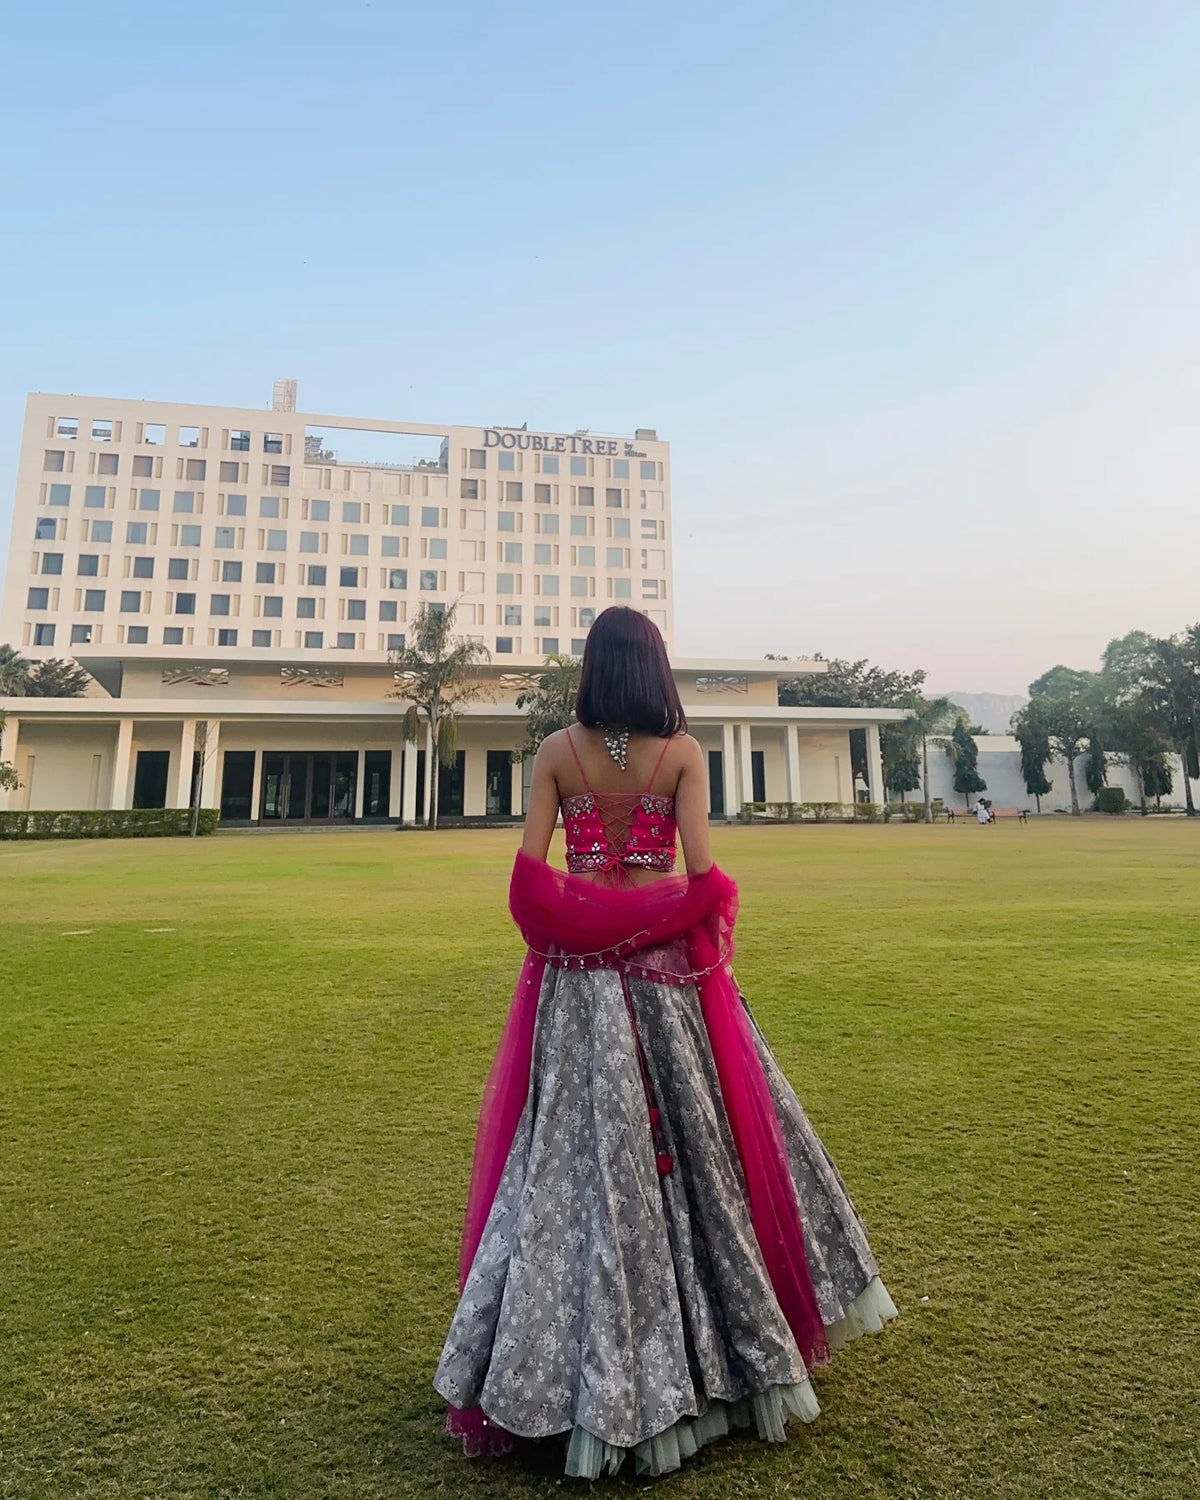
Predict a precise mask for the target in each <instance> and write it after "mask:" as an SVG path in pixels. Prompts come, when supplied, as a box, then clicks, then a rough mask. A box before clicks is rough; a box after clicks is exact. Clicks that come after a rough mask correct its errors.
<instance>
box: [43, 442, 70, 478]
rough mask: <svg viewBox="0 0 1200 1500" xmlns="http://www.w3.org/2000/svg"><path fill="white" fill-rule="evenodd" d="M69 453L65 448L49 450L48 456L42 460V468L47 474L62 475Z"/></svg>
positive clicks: (47, 451)
mask: <svg viewBox="0 0 1200 1500" xmlns="http://www.w3.org/2000/svg"><path fill="white" fill-rule="evenodd" d="M66 464H67V453H66V449H65V448H47V449H46V456H45V458H44V459H43V460H42V468H43V469H44V470H45V472H46V473H47V474H61V473H62V471H63V469H64V468H66Z"/></svg>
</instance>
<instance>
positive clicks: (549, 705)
mask: <svg viewBox="0 0 1200 1500" xmlns="http://www.w3.org/2000/svg"><path fill="white" fill-rule="evenodd" d="M582 670H583V662H582V661H581V660H580V658H579V657H578V656H565V655H562V654H558V653H555V654H552V655H550V656H548V657H547V658H546V665H545V668H544V670H543V672H542V675H541V676H540V677H539V678H538V683H537V686H536V687H532V688H525V689H524V690H523V691H522V692H520V693H518V694H517V707H518V708H520V709H524V710H525V712H526V718H525V740H524V743H523V744H522V745H521V747H520V749H518V750H514V751H513V754H512V758H513V760H514V761H522V760H524V759H525V758H526V757H527V756H534V755H536V754H537V753H538V749H539V747H540V746H541V743H542V741H543V740H544V739H546V738H548V737H549V736H550V735H552V734H554V733H556V732H557V731H558V730H559V729H569V728H570V727H571V725H572V724H574V722H575V699H576V698H577V697H578V696H579V677H580V673H581V671H582Z"/></svg>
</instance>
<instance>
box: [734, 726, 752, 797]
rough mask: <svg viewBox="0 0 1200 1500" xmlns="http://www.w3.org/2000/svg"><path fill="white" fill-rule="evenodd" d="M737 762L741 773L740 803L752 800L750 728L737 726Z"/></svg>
mask: <svg viewBox="0 0 1200 1500" xmlns="http://www.w3.org/2000/svg"><path fill="white" fill-rule="evenodd" d="M738 750H739V752H740V753H739V756H738V762H739V770H740V771H741V782H742V801H743V802H753V800H754V762H753V761H752V760H751V759H750V726H749V724H739V725H738Z"/></svg>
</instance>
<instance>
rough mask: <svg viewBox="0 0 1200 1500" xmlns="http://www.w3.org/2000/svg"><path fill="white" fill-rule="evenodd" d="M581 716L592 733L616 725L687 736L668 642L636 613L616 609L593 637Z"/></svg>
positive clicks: (578, 709)
mask: <svg viewBox="0 0 1200 1500" xmlns="http://www.w3.org/2000/svg"><path fill="white" fill-rule="evenodd" d="M575 717H576V718H577V719H578V720H579V722H580V723H581V724H582V725H584V727H585V728H587V729H599V728H602V727H605V726H612V727H614V728H622V729H636V730H640V731H641V732H642V733H643V734H657V735H662V736H664V737H665V736H667V735H672V734H682V733H684V732H685V731H686V729H687V719H686V718H685V717H684V713H683V705H682V704H681V703H680V701H679V692H678V690H677V688H676V687H675V679H674V677H672V675H671V663H670V662H669V661H668V660H667V648H666V646H665V645H664V644H663V638H662V636H661V635H660V634H659V632H658V626H657V625H655V624H654V623H653V621H651V620H649V619H647V617H646V616H645V615H643V614H639V613H638V611H637V610H636V609H628V608H626V607H625V606H624V605H614V606H613V607H612V608H611V609H606V610H604V611H603V612H602V613H601V614H600V615H599V616H598V617H597V619H596V623H595V624H594V625H593V626H592V628H591V630H590V631H589V632H588V638H587V645H586V646H585V647H584V651H583V671H582V673H581V674H580V678H579V696H578V697H577V698H576V700H575Z"/></svg>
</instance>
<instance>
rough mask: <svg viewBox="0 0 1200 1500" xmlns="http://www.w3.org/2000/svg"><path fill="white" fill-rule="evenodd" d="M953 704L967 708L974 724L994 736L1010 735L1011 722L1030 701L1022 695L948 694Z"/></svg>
mask: <svg viewBox="0 0 1200 1500" xmlns="http://www.w3.org/2000/svg"><path fill="white" fill-rule="evenodd" d="M946 697H947V698H949V699H950V701H951V703H957V704H959V705H960V706H961V707H962V708H965V709H966V711H967V714H968V716H969V717H970V720H971V723H972V724H978V725H979V726H980V728H981V729H987V730H989V731H990V732H991V733H992V734H1008V733H1010V730H1009V721H1010V719H1011V718H1012V716H1013V714H1015V713H1016V711H1017V710H1018V709H1019V708H1024V707H1025V705H1026V703H1028V702H1029V699H1028V698H1026V697H1024V696H1022V695H1021V694H1020V693H1018V694H1015V695H1011V696H1010V695H1008V694H1005V693H947V694H946Z"/></svg>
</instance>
